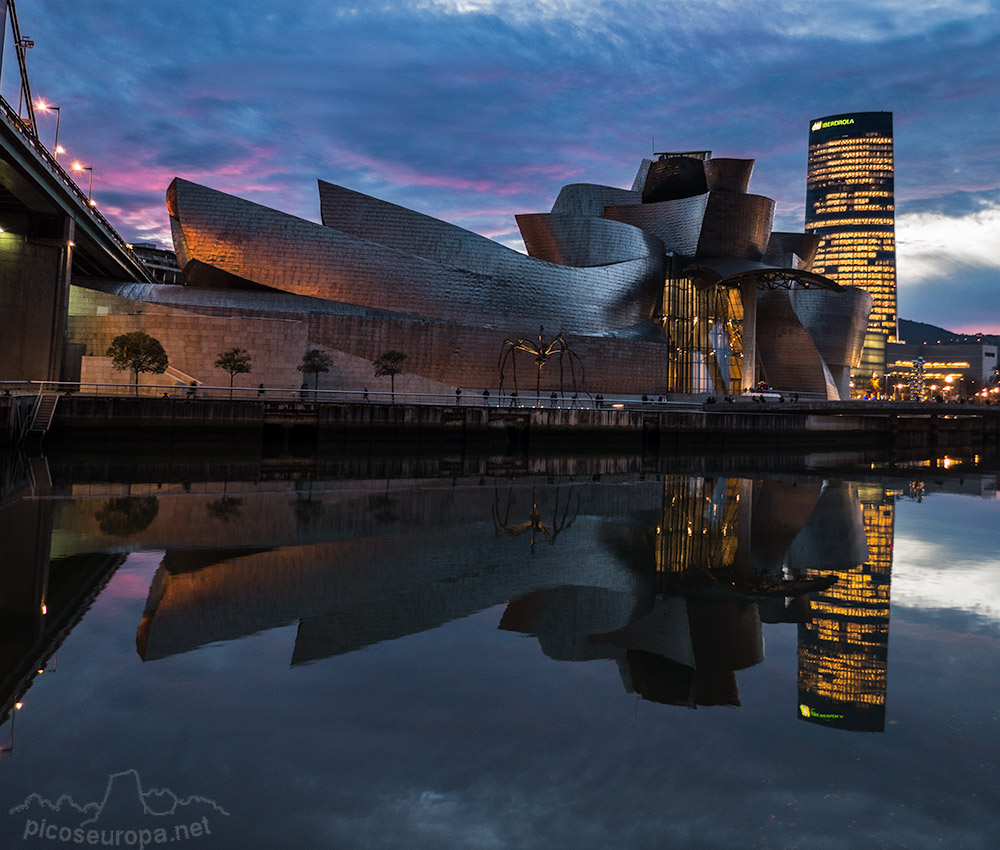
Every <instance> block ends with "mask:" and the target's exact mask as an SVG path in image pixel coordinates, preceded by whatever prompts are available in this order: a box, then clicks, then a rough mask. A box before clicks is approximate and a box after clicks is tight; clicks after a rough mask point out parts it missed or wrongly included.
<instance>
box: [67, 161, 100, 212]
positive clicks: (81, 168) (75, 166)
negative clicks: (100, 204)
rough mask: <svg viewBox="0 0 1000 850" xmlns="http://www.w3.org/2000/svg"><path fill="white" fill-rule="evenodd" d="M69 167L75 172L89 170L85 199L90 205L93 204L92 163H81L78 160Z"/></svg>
mask: <svg viewBox="0 0 1000 850" xmlns="http://www.w3.org/2000/svg"><path fill="white" fill-rule="evenodd" d="M70 168H72V169H73V170H74V171H76V172H77V173H82V172H84V171H89V172H90V183H89V184H88V185H87V201H88V202H89V203H90V205H91V206H94V199H93V198H92V197H91V196H92V195H93V194H94V167H93V166H92V165H81V164H80V163H79V162H74V163H73V164H72V165H71V166H70Z"/></svg>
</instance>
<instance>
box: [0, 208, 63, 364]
mask: <svg viewBox="0 0 1000 850" xmlns="http://www.w3.org/2000/svg"><path fill="white" fill-rule="evenodd" d="M29 229H30V228H29ZM59 231H61V234H62V235H61V237H60V238H39V237H33V236H25V235H22V234H19V233H17V232H10V231H6V232H3V233H0V323H2V324H0V327H2V333H3V340H4V343H3V345H2V346H0V380H26V381H58V380H60V378H61V377H62V368H63V352H64V349H65V344H66V320H67V314H68V311H69V285H70V279H71V276H72V272H71V270H72V266H73V239H74V237H75V232H76V231H75V222H74V221H73V219H72V218H70V217H69V216H65V217H64V218H62V220H61V221H60V222H59V227H58V230H57V232H59Z"/></svg>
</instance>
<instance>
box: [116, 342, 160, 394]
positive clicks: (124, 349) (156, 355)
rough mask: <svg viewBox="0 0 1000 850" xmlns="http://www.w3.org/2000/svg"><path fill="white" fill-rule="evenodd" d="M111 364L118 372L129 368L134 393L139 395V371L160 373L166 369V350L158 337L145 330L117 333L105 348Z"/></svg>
mask: <svg viewBox="0 0 1000 850" xmlns="http://www.w3.org/2000/svg"><path fill="white" fill-rule="evenodd" d="M106 353H107V355H108V357H110V358H111V365H112V366H114V367H115V368H116V369H117V370H118V371H119V372H124V371H125V370H126V369H131V370H132V372H133V374H134V375H135V394H136V395H139V373H140V372H150V373H152V374H154V375H162V374H163V373H164V372H166V371H167V352H166V351H164V350H163V346H162V345H161V344H160V341H159V340H158V339H155V338H154V337H151V336H150V335H149V334H148V333H146V332H145V331H131V332H130V333H127V334H119V335H118V336H116V337H115V338H114V339H113V340H111V345H109V346H108V350H107V352H106Z"/></svg>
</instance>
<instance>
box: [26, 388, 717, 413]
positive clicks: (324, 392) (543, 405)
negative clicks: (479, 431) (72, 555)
mask: <svg viewBox="0 0 1000 850" xmlns="http://www.w3.org/2000/svg"><path fill="white" fill-rule="evenodd" d="M31 383H32V384H33V385H37V386H39V387H41V388H43V389H48V390H50V391H59V392H62V393H77V394H80V395H88V396H111V397H118V398H123V397H131V398H135V397H136V395H137V390H138V396H139V397H143V398H155V397H160V398H166V399H175V400H182V399H212V400H218V401H228V400H229V399H230V398H232V400H233V401H263V402H283V403H289V402H294V403H308V404H333V403H350V404H366V403H367V404H393V403H394V404H411V405H436V406H448V407H490V408H507V409H515V410H525V411H527V410H531V409H534V410H541V409H546V410H548V409H562V410H566V409H576V410H593V409H599V410H614V409H619V410H620V409H626V410H666V409H672V408H679V407H688V408H691V407H695V406H698V405H699V404H700V402H697V401H676V400H664V401H657V400H654V399H648V400H647V401H642V399H641V397H634V396H607V397H604V398H603V400H602V401H601V402H600V403H598V402H597V401H596V395H595V397H594V398H589V397H586V396H582V397H580V398H578V399H576V400H574V399H572V398H571V397H570V396H569V395H566V394H563V395H562V396H559V395H557V396H556V399H555V403H553V400H552V398H551V396H550V395H545V394H544V393H543V394H542V397H541V399H536V398H535V395H534V394H533V393H527V392H524V393H520V392H519V393H518V395H517V396H513V394H512V393H510V392H506V391H505V392H504V393H503V394H502V395H500V394H499V393H497V391H496V390H495V389H491V390H489V395H488V396H484V395H483V390H482V389H463V390H462V393H461V394H459V395H456V394H455V393H454V392H439V393H424V392H406V391H401V390H397V391H396V392H395V393H393V392H392V391H390V390H365V389H357V388H355V389H347V390H345V389H336V390H330V389H313V388H312V387H305V388H303V387H262V386H259V385H258V386H256V387H247V386H242V387H232V388H231V389H230V387H229V386H228V385H225V384H222V385H218V386H210V385H207V384H197V385H196V386H193V387H192V386H190V385H186V386H185V385H184V384H138V386H137V385H136V384H114V383H88V382H75V381H32V382H31Z"/></svg>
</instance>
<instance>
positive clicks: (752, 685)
mask: <svg viewBox="0 0 1000 850" xmlns="http://www.w3.org/2000/svg"><path fill="white" fill-rule="evenodd" d="M14 467H16V468H14V469H13V470H12V472H11V473H10V474H9V475H8V479H9V481H10V484H9V486H8V487H7V490H6V494H5V497H4V500H3V502H0V558H2V560H0V570H2V573H0V580H2V585H0V586H2V588H3V589H2V591H0V594H2V595H0V602H2V612H3V615H4V624H3V630H2V640H3V642H2V644H0V646H2V648H3V654H2V668H0V677H2V680H3V691H2V692H0V720H2V725H0V747H2V748H3V750H2V752H0V846H2V847H21V846H25V847H27V846H34V847H60V846H93V845H97V846H102V845H103V846H134V847H140V846H142V847H147V846H157V845H159V844H167V843H169V844H174V845H176V846H180V847H185V846H190V847H192V848H199V847H200V848H206V850H209V849H210V848H258V847H259V848H278V847H289V848H313V847H315V848H407V850H419V849H422V848H428V850H430V848H451V847H455V848H545V850H552V848H652V847H678V848H713V850H714V849H715V848H736V847H741V848H742V847H753V848H809V850H823V848H831V850H832V849H833V848H842V847H844V848H846V847H851V848H904V847H905V848H931V847H934V848H939V847H947V848H981V849H982V850H994V848H996V847H997V846H1000V769H998V763H1000V675H998V674H1000V545H998V544H1000V503H998V501H997V499H996V490H997V468H998V467H997V465H996V463H995V462H988V461H984V460H983V459H981V458H976V457H960V458H940V457H939V458H936V459H934V460H932V461H929V462H917V461H910V462H906V463H900V462H895V463H890V462H888V461H885V462H883V461H881V460H878V459H876V460H875V461H873V460H872V459H871V458H866V459H865V462H864V463H861V462H859V459H858V458H850V457H846V456H836V457H819V456H815V457H809V458H796V459H792V460H789V459H777V460H775V459H760V458H756V459H754V458H750V459H738V458H727V457H715V458H685V459H678V460H677V462H676V463H675V462H664V461H661V462H658V463H657V464H655V465H653V466H650V465H649V464H648V463H647V462H646V461H644V460H643V459H641V458H561V459H532V460H527V459H513V460H512V459H510V458H481V459H477V458H471V459H470V458H458V459H450V460H448V461H447V462H445V461H443V460H435V459H433V458H431V459H429V460H428V459H426V458H424V459H422V460H420V461H414V462H409V461H407V460H406V459H405V458H404V459H399V458H395V459H390V460H384V459H370V460H364V461H362V460H357V459H355V460H352V461H351V462H350V463H346V462H345V463H343V464H338V463H335V462H334V463H327V464H325V465H322V466H321V467H320V468H315V467H314V468H312V469H306V470H305V471H303V468H297V467H295V465H294V464H290V465H289V466H288V467H287V468H285V469H277V468H274V465H273V464H272V466H271V467H268V466H267V465H264V466H261V465H259V464H258V465H254V464H250V465H249V467H240V466H239V464H237V465H236V467H235V468H234V467H232V466H231V467H225V468H223V467H219V466H218V465H215V466H213V465H212V464H208V463H206V464H202V465H198V464H188V463H183V462H179V461H178V460H177V459H173V460H171V459H161V460H157V461H155V462H149V461H148V460H147V461H144V462H142V463H138V462H137V463H134V464H111V465H107V464H106V465H103V466H102V465H100V464H96V465H95V464H74V463H65V464H60V463H59V462H58V461H51V462H49V463H47V462H46V461H44V460H40V459H36V460H34V461H30V462H29V461H23V460H22V461H19V462H18V463H17V464H14ZM241 470H242V472H241ZM17 706H20V707H17ZM178 842H181V843H180V844H178Z"/></svg>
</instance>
